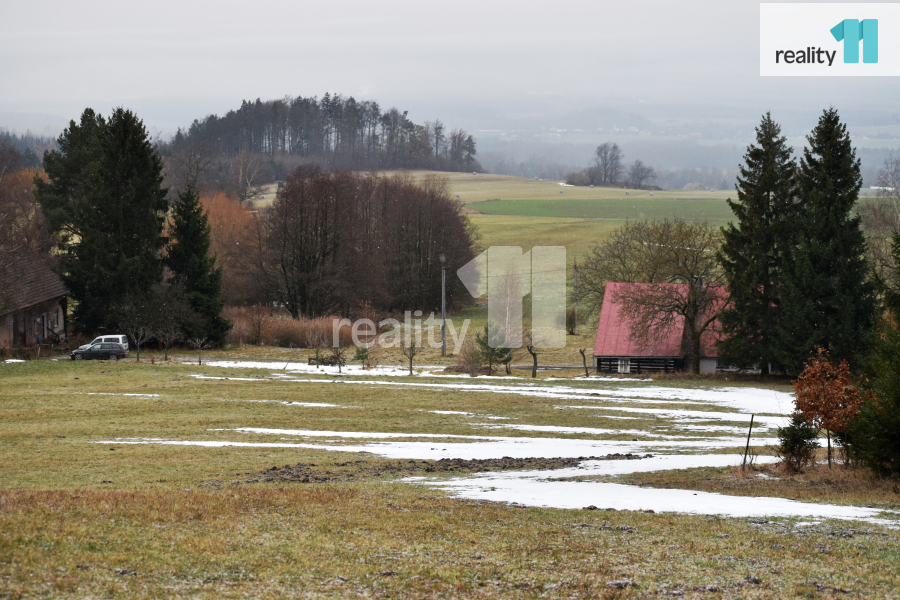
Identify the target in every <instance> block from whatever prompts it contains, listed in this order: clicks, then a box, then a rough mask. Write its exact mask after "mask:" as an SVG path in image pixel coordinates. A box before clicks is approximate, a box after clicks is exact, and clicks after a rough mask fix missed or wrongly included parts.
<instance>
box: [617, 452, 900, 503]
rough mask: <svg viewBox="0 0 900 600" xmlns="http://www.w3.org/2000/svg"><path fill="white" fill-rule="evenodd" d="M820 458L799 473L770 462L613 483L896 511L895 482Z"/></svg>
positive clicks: (899, 485) (898, 493) (898, 489)
mask: <svg viewBox="0 0 900 600" xmlns="http://www.w3.org/2000/svg"><path fill="white" fill-rule="evenodd" d="M824 459H825V456H824V450H820V454H819V457H818V460H819V461H820V462H818V463H817V464H816V466H814V467H812V468H809V469H806V470H805V471H804V472H802V473H794V472H792V471H791V470H790V469H789V468H788V467H787V466H786V465H784V464H783V463H774V464H766V465H752V466H748V467H747V468H746V469H744V470H742V469H741V468H740V467H735V468H729V469H726V468H720V469H717V468H706V469H687V470H684V471H661V472H658V473H636V474H634V475H624V476H621V477H618V478H616V481H617V482H620V483H633V484H638V485H647V486H651V487H660V488H678V489H692V490H702V491H705V492H719V493H723V494H731V495H736V496H769V497H777V498H791V499H793V500H800V501H802V502H826V503H829V504H844V505H854V506H875V507H879V508H886V509H889V510H900V480H898V479H897V478H882V477H879V476H877V475H875V474H873V473H872V472H871V471H869V470H867V469H863V468H848V467H845V466H843V465H841V464H835V465H834V466H832V467H831V468H829V467H828V465H827V464H824V463H823V462H821V461H823V460H824Z"/></svg>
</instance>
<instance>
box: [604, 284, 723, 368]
mask: <svg viewBox="0 0 900 600" xmlns="http://www.w3.org/2000/svg"><path fill="white" fill-rule="evenodd" d="M648 285H653V284H648V283H631V282H614V281H610V282H608V283H607V284H606V289H605V290H604V294H603V307H602V308H601V310H600V321H599V323H598V324H597V340H596V342H595V344H594V369H595V370H596V371H597V372H598V373H672V372H675V371H690V370H691V364H692V361H693V357H692V356H691V344H690V335H689V332H686V331H685V324H684V317H680V316H679V317H677V318H675V319H674V322H673V324H672V325H671V326H670V327H669V328H668V329H666V330H665V331H662V332H660V333H659V334H658V335H656V336H654V337H653V338H652V339H651V340H649V341H648V342H646V343H643V344H642V343H640V342H639V341H637V340H635V339H634V337H633V336H632V330H631V327H632V325H631V322H630V321H629V319H627V318H625V316H624V313H623V310H622V305H621V302H620V301H619V296H620V293H621V292H623V291H624V290H625V289H626V287H629V286H648ZM669 285H673V286H685V288H686V285H687V284H669ZM719 289H720V290H721V292H720V296H721V297H722V299H723V302H724V300H725V294H727V292H726V291H725V288H724V287H721V288H719ZM720 337H721V331H720V329H719V327H718V323H717V322H716V323H714V324H713V326H712V327H710V328H709V329H708V330H707V331H706V332H704V333H703V335H702V336H701V338H700V344H701V349H700V372H701V373H715V372H716V371H717V370H720V365H719V364H718V352H717V351H716V345H717V343H718V341H719V338H720Z"/></svg>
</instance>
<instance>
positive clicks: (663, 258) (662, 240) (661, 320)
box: [618, 220, 723, 373]
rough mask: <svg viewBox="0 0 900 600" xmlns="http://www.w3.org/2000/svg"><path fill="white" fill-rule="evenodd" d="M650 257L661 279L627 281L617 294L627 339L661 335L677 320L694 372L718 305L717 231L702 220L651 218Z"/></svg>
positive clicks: (645, 341)
mask: <svg viewBox="0 0 900 600" xmlns="http://www.w3.org/2000/svg"><path fill="white" fill-rule="evenodd" d="M649 226H650V229H651V232H652V233H653V237H652V239H653V240H654V242H653V244H652V251H653V255H654V259H653V261H652V262H654V263H657V264H659V265H660V272H661V273H662V274H663V278H662V281H660V282H655V283H648V284H645V285H638V286H628V287H625V288H623V289H622V291H621V292H620V293H619V295H618V302H620V303H621V305H622V312H623V317H624V318H626V319H628V320H629V321H630V322H631V331H632V338H633V339H634V340H635V341H636V342H638V343H639V344H641V345H646V344H649V343H650V342H651V341H652V340H653V339H654V338H656V337H658V336H663V335H666V332H667V331H669V330H670V329H671V327H673V326H674V325H675V324H676V323H678V322H680V321H681V320H683V323H684V328H685V335H686V337H687V340H688V342H689V348H687V350H688V354H689V355H690V356H691V358H692V365H691V366H692V371H693V372H694V373H699V372H700V354H701V338H702V336H703V334H704V333H705V332H706V331H708V330H709V329H710V328H711V327H712V326H713V325H714V323H715V322H716V319H717V317H718V313H719V311H720V310H721V309H722V308H723V306H722V305H723V302H722V297H723V290H722V286H721V284H722V271H721V268H720V267H719V264H718V261H717V260H716V252H717V251H718V249H719V246H720V245H721V233H720V231H719V229H718V228H717V227H714V226H712V225H710V224H708V223H688V222H685V221H680V220H675V221H668V220H666V221H655V222H651V223H650V224H649Z"/></svg>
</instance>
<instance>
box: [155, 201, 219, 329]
mask: <svg viewBox="0 0 900 600" xmlns="http://www.w3.org/2000/svg"><path fill="white" fill-rule="evenodd" d="M169 233H170V236H169V237H170V241H169V247H168V255H167V257H166V264H167V266H168V267H169V269H170V270H171V271H172V279H173V280H174V281H175V282H176V283H178V284H180V285H181V287H182V288H183V289H184V291H185V293H186V295H187V299H188V302H189V303H190V305H191V308H192V309H193V310H194V312H195V313H196V314H197V316H198V317H199V319H198V320H196V321H190V322H187V323H184V324H183V328H184V332H185V334H186V336H187V338H188V339H202V338H206V339H207V340H209V341H210V342H212V343H214V344H220V343H221V342H223V341H224V340H225V335H226V334H227V333H228V332H229V331H230V330H231V323H229V322H228V321H227V320H226V319H223V318H222V317H221V316H219V315H220V313H221V312H222V307H223V306H224V305H225V301H224V300H223V299H222V297H221V295H222V269H221V268H217V267H216V256H215V255H212V256H210V254H209V243H210V242H209V236H210V227H209V220H208V219H207V215H206V212H205V211H204V210H203V206H202V205H201V204H200V197H199V195H198V194H197V192H196V190H195V189H194V187H193V186H192V185H188V187H187V188H185V189H184V191H182V192H180V193H179V194H178V200H177V201H176V202H175V206H174V209H173V211H172V225H171V227H170V230H169Z"/></svg>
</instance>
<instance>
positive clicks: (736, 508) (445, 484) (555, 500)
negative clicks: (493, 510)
mask: <svg viewBox="0 0 900 600" xmlns="http://www.w3.org/2000/svg"><path fill="white" fill-rule="evenodd" d="M628 462H635V463H640V462H643V461H628ZM427 484H428V485H431V486H435V487H439V488H443V489H446V490H449V491H451V492H453V493H454V494H456V495H458V496H462V497H465V498H471V499H475V500H490V501H494V502H515V503H518V504H525V505H527V506H545V507H550V508H584V507H586V506H590V505H594V506H597V507H598V508H613V509H616V510H653V511H656V512H678V513H686V514H697V515H720V516H723V517H817V518H828V519H844V520H858V521H866V522H869V523H877V524H882V525H888V526H896V525H897V523H896V521H890V520H886V519H879V518H877V515H878V514H879V513H880V512H882V511H879V510H877V509H874V508H859V507H855V506H836V505H831V504H813V503H806V502H797V501H796V500H787V499H784V498H766V497H752V496H726V495H724V494H715V493H710V492H694V491H691V490H678V489H655V488H646V487H637V486H632V485H623V484H619V483H599V482H593V481H586V482H575V481H546V480H541V479H538V478H534V477H520V478H513V477H509V474H503V475H502V476H501V475H499V474H489V475H487V476H485V477H469V478H463V479H453V480H450V481H430V482H427Z"/></svg>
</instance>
